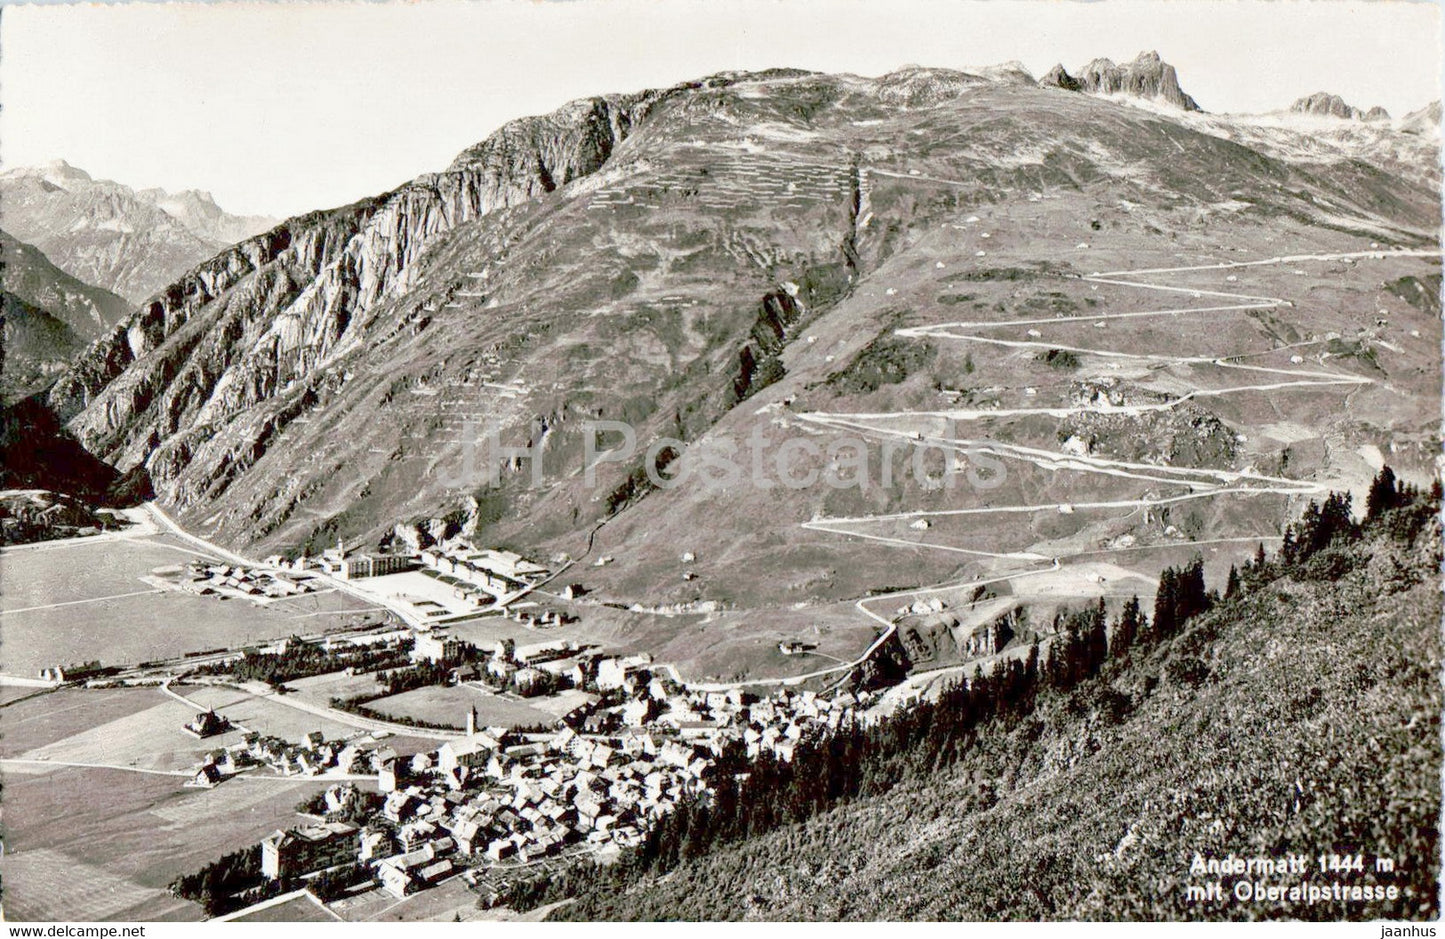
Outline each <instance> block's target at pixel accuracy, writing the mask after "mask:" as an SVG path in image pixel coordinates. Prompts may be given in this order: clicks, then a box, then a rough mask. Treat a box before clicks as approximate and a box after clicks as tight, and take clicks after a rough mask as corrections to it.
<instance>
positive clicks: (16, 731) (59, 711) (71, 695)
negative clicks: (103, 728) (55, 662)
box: [0, 688, 195, 757]
mask: <svg viewBox="0 0 1445 939" xmlns="http://www.w3.org/2000/svg"><path fill="white" fill-rule="evenodd" d="M167 700H168V699H167V698H165V697H163V696H162V695H161V694H160V693H159V692H158V691H156V689H154V688H103V689H95V690H85V689H79V688H63V689H61V690H59V691H56V692H53V693H52V694H47V695H40V696H38V697H34V698H29V699H27V700H25V701H17V702H16V703H14V704H11V705H8V706H6V707H5V708H3V709H0V756H4V757H18V756H20V755H21V754H22V753H25V752H26V751H29V750H34V749H36V748H39V747H45V746H48V745H50V744H54V743H56V742H57V741H60V740H64V739H66V738H67V737H71V736H73V735H75V734H81V733H85V732H86V731H88V730H90V729H91V728H93V727H95V726H97V725H99V724H103V723H105V722H107V721H113V720H121V719H124V718H126V717H129V716H130V715H133V714H137V713H141V712H144V711H147V710H150V709H151V708H153V707H155V706H156V705H158V704H161V703H163V702H165V701H167ZM194 716H195V715H194V714H189V715H185V716H184V717H182V719H181V722H182V723H185V721H187V720H190V719H191V717H194ZM178 730H179V729H178Z"/></svg>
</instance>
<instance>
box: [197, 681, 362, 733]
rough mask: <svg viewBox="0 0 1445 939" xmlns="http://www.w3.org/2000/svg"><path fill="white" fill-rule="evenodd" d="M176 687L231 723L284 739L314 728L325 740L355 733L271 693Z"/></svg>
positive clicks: (208, 687)
mask: <svg viewBox="0 0 1445 939" xmlns="http://www.w3.org/2000/svg"><path fill="white" fill-rule="evenodd" d="M175 690H176V691H178V692H180V693H181V694H184V695H185V696H186V697H187V698H189V699H190V700H192V701H195V702H197V703H198V704H202V705H205V706H206V707H213V708H215V709H216V710H217V711H218V712H219V713H221V714H224V715H225V716H226V717H227V718H229V719H230V720H231V722H232V723H233V724H240V725H242V726H243V727H245V728H247V729H248V730H254V731H256V732H257V733H261V734H266V735H268V736H272V737H281V738H283V739H285V740H299V739H301V738H302V737H304V736H305V735H306V734H308V733H310V732H312V731H313V730H319V731H321V733H322V734H324V735H325V736H326V739H327V740H333V739H336V738H338V737H345V736H347V735H349V734H354V733H357V732H358V731H357V728H355V727H353V726H351V725H350V724H346V723H343V722H341V721H340V720H339V719H337V720H333V719H332V718H329V717H323V716H322V715H320V714H313V713H311V712H309V711H303V710H300V709H298V708H294V707H290V706H288V705H286V704H282V703H281V702H280V701H278V700H276V698H275V696H272V695H264V696H262V695H254V694H250V693H249V692H245V691H237V690H236V689H234V688H222V687H218V686H211V685H186V686H179V685H178V686H175ZM216 739H220V738H216Z"/></svg>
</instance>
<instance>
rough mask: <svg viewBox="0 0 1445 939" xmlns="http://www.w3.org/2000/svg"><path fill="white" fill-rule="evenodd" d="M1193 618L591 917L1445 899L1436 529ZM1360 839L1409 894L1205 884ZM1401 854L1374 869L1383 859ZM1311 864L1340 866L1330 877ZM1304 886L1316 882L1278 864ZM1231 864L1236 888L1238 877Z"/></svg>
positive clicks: (1058, 914) (1151, 911)
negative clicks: (1283, 856)
mask: <svg viewBox="0 0 1445 939" xmlns="http://www.w3.org/2000/svg"><path fill="white" fill-rule="evenodd" d="M1428 529H1429V530H1428V531H1427V534H1426V535H1425V536H1424V537H1422V538H1421V539H1420V541H1419V542H1418V543H1415V544H1400V543H1398V542H1395V541H1393V540H1391V539H1389V538H1384V537H1376V538H1374V539H1373V540H1370V541H1368V542H1365V543H1361V544H1357V545H1351V546H1349V547H1346V548H1342V549H1333V548H1332V549H1330V550H1329V551H1328V552H1326V553H1325V554H1324V555H1320V556H1316V557H1315V558H1313V559H1311V561H1310V562H1307V563H1306V564H1305V565H1304V566H1302V567H1300V568H1298V569H1296V570H1294V571H1293V572H1292V573H1291V574H1289V575H1288V576H1285V577H1283V578H1281V579H1278V580H1275V581H1274V582H1272V583H1270V584H1268V585H1267V586H1264V587H1261V588H1259V589H1257V590H1254V591H1251V592H1249V593H1247V594H1246V595H1244V596H1243V597H1241V598H1239V599H1236V600H1233V601H1229V602H1225V603H1223V604H1222V605H1220V606H1218V607H1216V608H1215V609H1214V610H1213V611H1212V612H1210V613H1207V614H1205V615H1203V616H1201V617H1199V618H1196V619H1194V620H1191V621H1190V622H1189V623H1188V624H1187V625H1186V627H1185V629H1184V630H1183V632H1181V633H1180V634H1179V635H1177V636H1175V637H1174V638H1172V639H1170V640H1167V641H1165V642H1163V643H1162V644H1160V645H1157V646H1154V647H1143V648H1140V649H1136V650H1135V651H1134V653H1133V654H1132V658H1130V659H1126V660H1119V661H1111V663H1110V664H1109V665H1108V666H1107V667H1106V669H1105V670H1104V672H1102V673H1101V675H1100V676H1099V677H1097V678H1095V679H1092V680H1090V681H1088V682H1085V683H1084V684H1082V685H1079V686H1077V687H1076V688H1074V689H1073V690H1071V691H1067V692H1058V691H1052V692H1046V693H1043V694H1041V695H1040V697H1039V699H1038V701H1037V704H1036V706H1035V708H1034V709H1033V711H1032V713H1030V714H1029V715H1027V716H1026V717H1024V718H1022V719H1014V720H1011V721H1007V722H1001V721H995V722H994V723H992V724H988V725H984V726H983V727H982V728H981V729H980V732H979V733H978V735H977V737H976V738H975V739H974V740H973V741H972V746H971V749H970V750H969V751H968V753H967V754H966V755H964V756H963V757H962V758H961V759H960V761H959V762H958V764H957V765H956V767H955V768H952V769H949V770H946V771H943V772H937V773H934V774H932V775H929V776H926V777H925V778H923V779H921V780H915V781H911V782H908V783H906V784H901V785H899V786H898V787H897V788H895V789H893V790H892V791H890V792H888V793H887V794H885V795H882V796H878V797H874V798H870V799H865V800H860V801H858V802H855V803H852V804H847V805H845V806H843V807H841V808H838V809H835V810H833V811H831V812H829V813H827V814H825V815H821V816H818V817H815V818H813V819H811V820H809V821H807V822H806V823H803V824H797V825H791V826H788V827H785V828H783V829H780V830H778V831H775V832H773V833H771V834H767V835H764V836H762V837H757V838H754V839H751V840H749V841H745V842H742V843H739V844H736V845H733V846H728V847H721V848H716V849H714V850H713V851H712V852H711V853H709V854H706V855H704V856H703V857H700V858H697V859H695V860H692V861H687V862H684V863H683V864H682V865H681V866H679V867H678V868H676V869H675V870H673V871H671V872H670V873H668V874H666V875H664V876H662V877H660V878H649V879H646V880H644V881H642V882H640V883H637V884H634V885H633V886H632V887H630V888H628V889H623V890H618V889H615V887H614V886H612V885H609V886H608V888H606V889H597V890H595V891H592V892H586V893H583V894H582V895H581V896H580V897H579V898H578V899H577V901H576V902H575V903H574V904H572V905H569V906H567V907H564V908H562V909H561V910H559V911H558V913H557V914H555V915H561V916H564V917H567V918H577V919H659V918H666V919H806V920H819V919H821V920H828V919H1017V920H1028V919H1072V918H1084V919H1111V918H1123V919H1136V918H1140V919H1152V918H1166V919H1254V918H1302V919H1339V918H1344V919H1375V918H1387V919H1393V918H1403V919H1419V918H1427V917H1432V916H1434V915H1436V913H1437V911H1438V886H1437V875H1438V864H1439V851H1438V836H1437V822H1438V818H1439V810H1440V797H1439V778H1440V772H1441V747H1440V712H1441V706H1442V701H1441V690H1440V684H1439V671H1440V666H1441V639H1440V631H1439V622H1440V614H1441V607H1440V594H1439V589H1438V569H1439V558H1440V555H1439V538H1438V528H1437V527H1435V526H1428ZM1286 851H1294V852H1297V853H1300V854H1304V855H1309V856H1311V857H1313V856H1315V855H1318V854H1320V853H1322V852H1325V853H1329V852H1339V853H1342V854H1343V853H1351V854H1353V853H1355V852H1363V853H1364V856H1365V859H1366V864H1367V865H1369V866H1368V868H1367V870H1366V872H1365V873H1362V874H1349V875H1343V881H1344V882H1345V883H1348V884H1372V883H1378V884H1386V883H1394V884H1396V885H1397V886H1399V887H1401V888H1402V890H1403V892H1404V894H1403V896H1402V898H1401V899H1399V900H1398V901H1396V902H1380V903H1366V904H1355V905H1350V906H1344V905H1340V904H1338V903H1335V902H1326V903H1320V904H1317V905H1315V906H1303V905H1300V906H1280V905H1272V904H1269V903H1261V904H1254V903H1234V902H1230V901H1227V902H1222V903H1216V902H1213V901H1209V902H1203V903H1199V902H1195V903H1191V902H1190V901H1188V900H1187V899H1186V897H1185V892H1184V887H1185V885H1186V884H1189V883H1204V882H1206V881H1207V880H1209V879H1211V878H1204V877H1191V876H1190V875H1189V868H1190V863H1191V861H1192V859H1193V857H1194V855H1195V853H1196V852H1198V853H1200V854H1201V855H1203V856H1204V857H1211V856H1212V857H1223V856H1225V855H1227V854H1229V853H1230V852H1233V853H1235V854H1237V855H1241V856H1254V855H1268V856H1275V855H1278V854H1279V853H1281V852H1286ZM1375 857H1386V858H1390V859H1392V860H1393V861H1394V862H1395V864H1396V865H1397V869H1396V873H1395V874H1393V875H1383V874H1376V873H1375V870H1374V858H1375ZM1312 879H1313V880H1315V881H1316V882H1323V878H1321V877H1320V876H1319V875H1318V874H1317V873H1316V874H1314V875H1312ZM1274 880H1275V882H1284V883H1286V884H1287V885H1288V884H1293V883H1296V882H1298V878H1290V877H1278V878H1275V879H1274ZM1231 885H1232V879H1229V878H1227V879H1226V884H1225V888H1226V891H1228V890H1229V889H1230V887H1231Z"/></svg>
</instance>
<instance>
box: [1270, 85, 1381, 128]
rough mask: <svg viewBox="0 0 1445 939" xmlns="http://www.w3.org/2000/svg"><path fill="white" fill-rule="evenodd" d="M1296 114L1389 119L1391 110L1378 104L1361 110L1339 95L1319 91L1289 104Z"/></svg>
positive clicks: (1361, 119)
mask: <svg viewBox="0 0 1445 939" xmlns="http://www.w3.org/2000/svg"><path fill="white" fill-rule="evenodd" d="M1289 109H1290V111H1291V112H1292V113H1294V114H1315V115H1319V116H1321V117H1338V118H1340V119H1342V120H1350V121H1388V120H1389V119H1390V112H1388V111H1386V110H1385V109H1384V108H1382V107H1380V106H1379V105H1376V106H1375V107H1372V108H1370V109H1369V110H1368V111H1361V110H1360V109H1359V108H1357V107H1353V106H1351V105H1348V104H1346V103H1345V101H1344V99H1343V98H1341V97H1340V96H1339V95H1332V94H1329V93H1328V92H1324V91H1317V92H1315V93H1314V94H1312V95H1307V96H1305V97H1303V98H1300V99H1299V100H1298V101H1296V102H1295V103H1294V104H1291V105H1290V106H1289Z"/></svg>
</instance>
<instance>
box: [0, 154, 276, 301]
mask: <svg viewBox="0 0 1445 939" xmlns="http://www.w3.org/2000/svg"><path fill="white" fill-rule="evenodd" d="M0 202H3V204H4V206H5V217H4V223H5V228H6V230H8V231H9V232H10V233H11V234H12V235H14V236H16V237H17V238H19V239H21V240H22V241H26V242H29V243H31V244H33V245H35V246H36V247H38V248H39V249H40V250H41V251H43V252H45V254H46V256H47V257H49V258H50V259H51V260H52V261H53V262H54V263H55V264H56V266H58V267H60V268H61V269H62V270H64V271H65V272H66V273H68V274H70V275H71V276H73V277H76V278H79V279H80V280H82V281H85V282H86V283H91V284H96V285H98V286H100V287H103V288H105V289H106V290H109V291H111V292H113V293H116V294H119V295H120V296H122V297H124V298H126V300H128V301H130V302H131V303H133V304H138V303H140V302H142V301H143V300H145V299H147V298H148V297H150V296H151V295H152V294H154V293H155V292H156V291H158V290H160V289H161V288H163V287H165V286H166V285H167V284H169V283H171V282H173V281H175V280H176V279H177V278H178V277H180V276H181V275H182V274H184V273H185V272H186V271H187V270H188V269H190V268H191V267H192V266H194V265H195V264H197V263H199V262H200V261H203V260H205V259H206V258H209V257H211V256H213V255H214V254H215V253H216V252H217V251H220V250H221V249H222V248H224V247H226V246H227V245H230V244H232V243H234V242H236V241H239V240H241V239H243V238H246V237H249V236H251V235H254V234H256V233H258V232H260V231H264V230H265V229H267V228H270V227H271V225H273V224H274V220H272V219H268V218H262V217H259V216H234V215H229V214H227V213H225V212H223V211H222V210H221V209H220V207H219V206H217V205H216V203H215V201H214V200H213V199H212V198H211V197H210V195H209V194H208V193H203V192H197V191H195V190H187V191H185V192H181V193H167V192H164V191H162V190H160V189H144V190H140V191H136V190H134V189H132V188H130V187H129V186H125V185H122V184H120V183H115V182H111V181H109V180H96V179H92V178H91V177H90V175H89V174H88V173H86V172H85V171H84V170H81V169H77V168H76V167H73V166H71V165H70V164H68V163H66V162H65V161H63V160H58V161H55V162H53V163H49V164H47V165H45V166H40V167H20V168H15V169H10V170H6V171H5V172H4V173H0Z"/></svg>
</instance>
